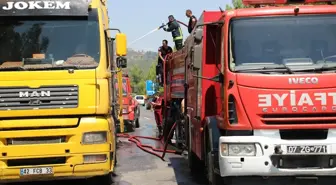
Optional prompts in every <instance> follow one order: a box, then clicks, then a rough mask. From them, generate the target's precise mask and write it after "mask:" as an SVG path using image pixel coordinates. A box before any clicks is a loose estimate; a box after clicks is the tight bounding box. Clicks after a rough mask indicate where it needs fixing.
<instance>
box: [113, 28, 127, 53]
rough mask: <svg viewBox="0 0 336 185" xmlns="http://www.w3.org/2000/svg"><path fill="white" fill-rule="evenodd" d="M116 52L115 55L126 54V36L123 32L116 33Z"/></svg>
mask: <svg viewBox="0 0 336 185" xmlns="http://www.w3.org/2000/svg"><path fill="white" fill-rule="evenodd" d="M115 40H116V54H117V56H119V57H121V56H126V55H127V38H126V35H125V34H124V33H117V34H116V37H115Z"/></svg>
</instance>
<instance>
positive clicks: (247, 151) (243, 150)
mask: <svg viewBox="0 0 336 185" xmlns="http://www.w3.org/2000/svg"><path fill="white" fill-rule="evenodd" d="M220 151H221V155H223V156H256V145H255V144H227V143H222V144H221V149H220Z"/></svg>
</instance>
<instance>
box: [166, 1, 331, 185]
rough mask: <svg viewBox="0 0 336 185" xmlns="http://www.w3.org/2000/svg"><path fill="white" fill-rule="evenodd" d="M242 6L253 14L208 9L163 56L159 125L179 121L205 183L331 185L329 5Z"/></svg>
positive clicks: (259, 3)
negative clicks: (181, 42) (178, 45)
mask: <svg viewBox="0 0 336 185" xmlns="http://www.w3.org/2000/svg"><path fill="white" fill-rule="evenodd" d="M243 3H244V4H245V5H249V6H250V8H244V9H234V10H228V11H225V12H221V11H218V12H206V11H205V12H204V13H203V15H202V16H201V18H200V19H199V22H198V24H197V25H196V28H195V29H194V31H193V32H192V33H191V35H190V36H189V37H188V38H187V40H186V42H185V46H184V48H183V49H182V50H180V51H177V52H174V53H173V54H172V55H171V56H169V57H168V58H167V61H166V63H165V104H166V105H167V108H166V110H165V111H164V112H165V114H164V117H165V120H166V122H165V127H168V128H169V125H171V122H176V121H178V122H180V124H179V126H178V127H177V130H176V131H175V133H177V137H179V138H178V139H177V141H178V142H180V144H181V147H185V148H187V149H188V159H189V166H190V168H191V170H198V171H199V169H200V168H205V169H206V171H207V176H208V179H209V182H210V184H223V183H225V184H230V185H231V184H240V183H244V182H245V183H246V182H248V183H249V184H263V183H267V184H279V185H280V184H281V185H282V184H297V183H315V184H330V183H331V182H332V181H335V175H336V163H335V162H334V159H335V157H336V140H335V137H336V129H335V128H336V88H335V85H334V84H335V83H334V82H336V74H335V71H336V53H335V51H336V36H335V32H336V19H335V18H336V6H334V5H332V4H331V2H325V1H323V2H322V1H315V0H307V1H300V2H297V1H296V2H290V1H286V0H277V1H273V0H272V1H268V0H243ZM298 3H300V4H298ZM183 101H184V110H182V109H181V107H182V104H181V102H183ZM181 115H182V116H181ZM181 117H183V120H181ZM171 119H173V121H170V120H171ZM167 120H168V121H167ZM167 125H168V126H167ZM330 180H331V181H330ZM223 181H224V182H223Z"/></svg>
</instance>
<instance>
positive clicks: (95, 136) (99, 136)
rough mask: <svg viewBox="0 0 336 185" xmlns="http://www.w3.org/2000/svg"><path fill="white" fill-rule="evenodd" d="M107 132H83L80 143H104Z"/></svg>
mask: <svg viewBox="0 0 336 185" xmlns="http://www.w3.org/2000/svg"><path fill="white" fill-rule="evenodd" d="M106 141H107V132H106V131H102V132H86V133H84V134H83V138H82V144H101V143H106Z"/></svg>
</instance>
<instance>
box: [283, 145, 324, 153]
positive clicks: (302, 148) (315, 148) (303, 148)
mask: <svg viewBox="0 0 336 185" xmlns="http://www.w3.org/2000/svg"><path fill="white" fill-rule="evenodd" d="M327 152H328V151H327V145H295V146H287V153H288V154H307V153H327Z"/></svg>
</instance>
